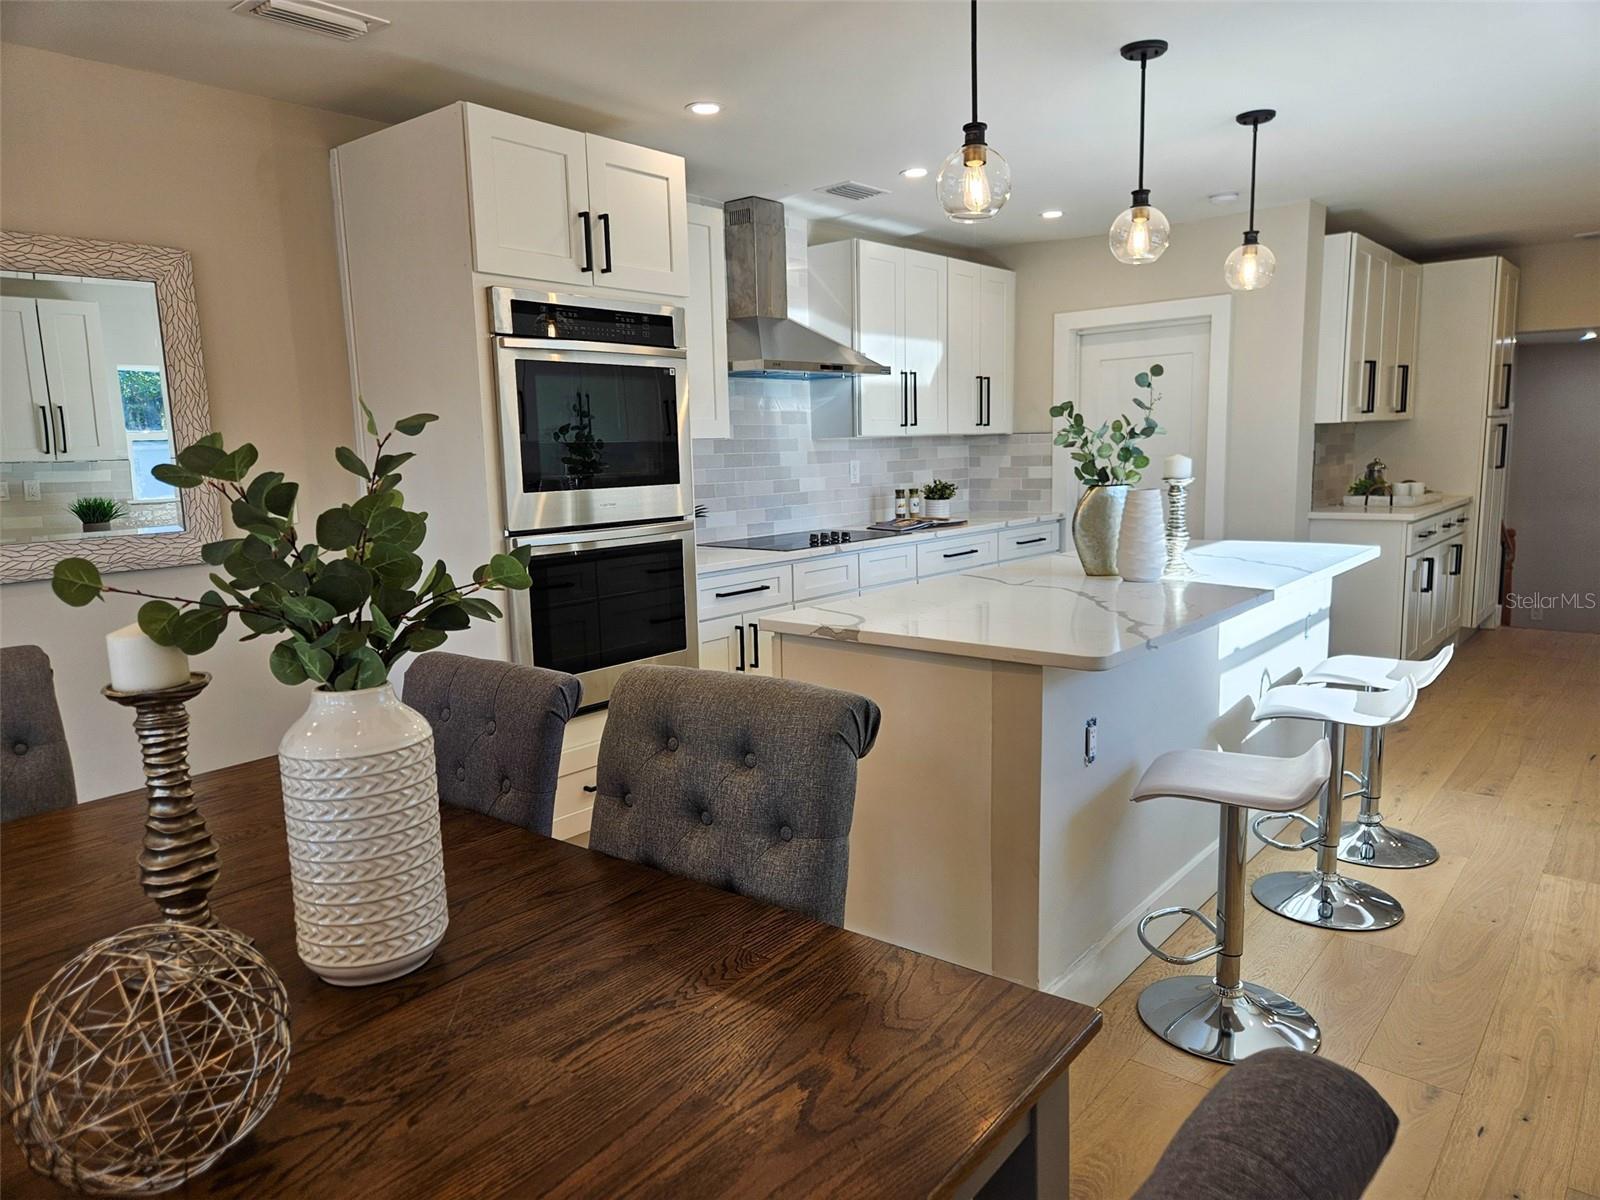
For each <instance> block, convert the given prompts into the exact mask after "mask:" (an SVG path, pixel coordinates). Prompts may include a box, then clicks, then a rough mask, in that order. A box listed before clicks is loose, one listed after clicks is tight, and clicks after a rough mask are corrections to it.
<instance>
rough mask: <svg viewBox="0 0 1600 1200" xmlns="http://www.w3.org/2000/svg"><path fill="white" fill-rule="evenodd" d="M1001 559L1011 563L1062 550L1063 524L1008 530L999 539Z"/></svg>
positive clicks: (1058, 522) (1053, 523) (1056, 523)
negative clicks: (1015, 560)
mask: <svg viewBox="0 0 1600 1200" xmlns="http://www.w3.org/2000/svg"><path fill="white" fill-rule="evenodd" d="M999 543H1000V545H999V550H998V554H999V558H1000V561H1001V562H1010V561H1011V560H1012V559H1015V558H1033V557H1034V556H1035V555H1039V554H1054V553H1055V552H1056V551H1057V550H1059V549H1061V522H1060V521H1051V522H1050V523H1049V524H1048V525H1029V526H1027V527H1025V528H1023V529H1007V530H1005V531H1004V532H1003V533H1001V534H1000V537H999Z"/></svg>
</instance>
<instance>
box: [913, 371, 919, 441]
mask: <svg viewBox="0 0 1600 1200" xmlns="http://www.w3.org/2000/svg"><path fill="white" fill-rule="evenodd" d="M917 417H918V413H917V373H916V372H915V371H913V372H911V425H912V428H915V427H916V426H917V425H918V423H919V422H918V420H917Z"/></svg>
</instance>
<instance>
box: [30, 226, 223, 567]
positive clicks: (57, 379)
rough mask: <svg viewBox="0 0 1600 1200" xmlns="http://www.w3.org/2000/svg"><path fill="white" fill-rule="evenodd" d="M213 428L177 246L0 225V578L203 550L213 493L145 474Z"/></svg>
mask: <svg viewBox="0 0 1600 1200" xmlns="http://www.w3.org/2000/svg"><path fill="white" fill-rule="evenodd" d="M210 429H211V411H210V406H209V405H208V403H207V401H206V382H205V369H204V364H203V362H202V359H201V355H200V321H199V316H198V313H197V311H196V308H195V297H194V274H193V270H192V268H191V265H190V262H189V255H188V253H187V252H186V251H183V250H175V249H172V248H170V247H166V246H140V245H133V244H128V243H123V242H99V241H91V240H88V239H85V238H71V237H59V236H55V235H51V234H29V233H0V582H12V581H15V580H21V579H46V578H49V576H50V573H51V572H52V570H54V568H55V564H56V563H57V562H59V561H60V560H61V559H63V558H74V557H76V558H87V559H89V560H90V561H92V562H93V563H94V564H95V565H96V566H97V567H99V568H100V570H101V571H102V572H112V571H137V570H143V569H146V568H150V567H166V566H174V565H178V564H183V563H194V562H199V561H201V560H200V547H201V546H203V545H204V544H205V543H206V542H210V541H215V540H217V539H218V538H220V537H221V536H222V517H221V509H220V505H219V503H218V500H217V497H216V494H215V493H214V492H212V491H211V490H210V489H208V488H195V489H192V490H190V491H183V492H180V491H178V490H177V489H175V488H172V487H170V486H168V485H166V484H163V483H161V482H160V481H159V480H158V479H156V478H155V477H154V476H153V475H152V474H151V473H150V472H151V468H152V467H154V466H156V465H157V464H159V463H164V462H171V461H173V458H174V456H175V455H176V454H177V452H178V451H179V450H180V449H182V448H183V447H184V446H187V445H189V444H190V443H191V442H194V441H197V440H198V439H199V438H201V437H203V436H205V434H206V433H208V432H209V431H210Z"/></svg>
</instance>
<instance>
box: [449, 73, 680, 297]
mask: <svg viewBox="0 0 1600 1200" xmlns="http://www.w3.org/2000/svg"><path fill="white" fill-rule="evenodd" d="M463 107H464V109H465V113H466V116H465V119H466V135H467V176H468V180H469V183H470V185H471V189H472V256H473V265H474V266H476V268H477V269H478V270H479V271H481V272H483V273H484V274H486V275H513V276H517V277H519V278H523V279H538V280H543V281H545V282H548V283H564V284H585V283H592V282H594V278H595V277H594V275H593V274H592V273H591V268H592V267H593V265H594V264H593V262H592V260H591V255H593V254H597V253H598V246H599V242H598V233H599V231H598V229H596V228H595V227H594V224H593V214H592V212H591V210H590V204H589V174H588V167H587V149H586V146H585V142H584V135H583V134H581V133H576V132H574V131H573V130H570V129H562V128H560V127H559V126H556V125H546V124H544V123H543V122H542V121H530V120H528V119H527V118H526V117H516V116H512V115H511V114H510V113H503V112H496V111H495V110H493V109H489V108H481V107H479V106H478V105H476V104H468V105H464V106H463ZM680 179H681V176H680ZM678 211H679V213H680V219H681V213H682V211H683V209H682V205H681V204H680V205H679V209H678ZM586 227H587V231H588V233H589V235H590V236H589V237H587V238H586V236H585V232H586Z"/></svg>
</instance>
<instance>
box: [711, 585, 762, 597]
mask: <svg viewBox="0 0 1600 1200" xmlns="http://www.w3.org/2000/svg"><path fill="white" fill-rule="evenodd" d="M771 590H772V585H771V584H770V583H762V584H757V585H756V586H755V587H747V588H736V589H735V590H733V591H731V592H718V593H716V596H717V599H718V600H726V599H727V598H728V597H729V596H753V595H755V594H756V593H757V592H770V591H771Z"/></svg>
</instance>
